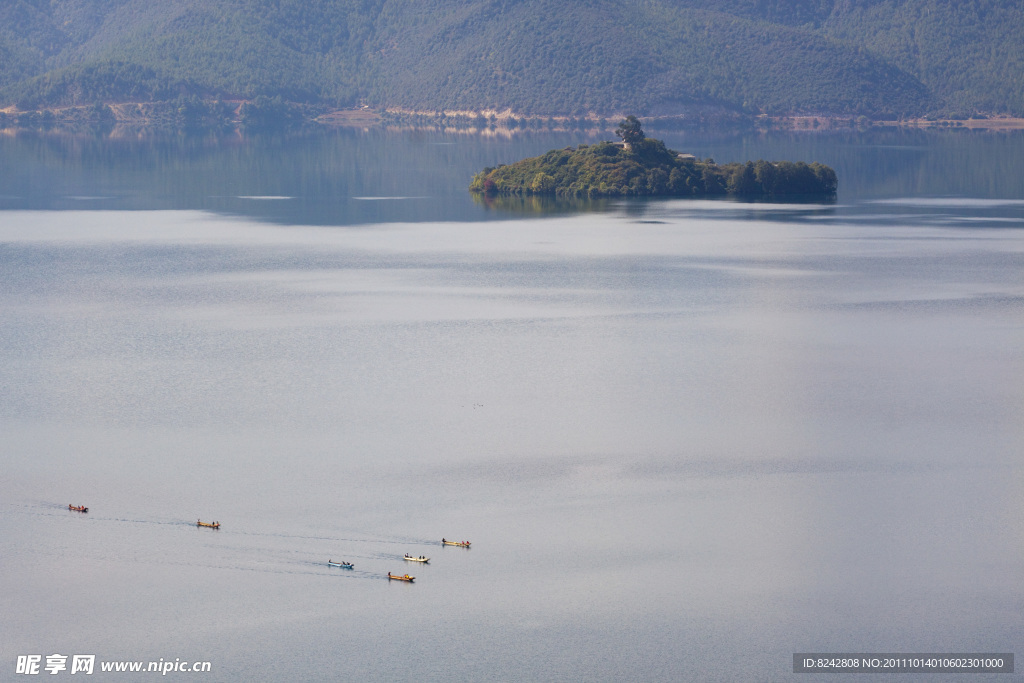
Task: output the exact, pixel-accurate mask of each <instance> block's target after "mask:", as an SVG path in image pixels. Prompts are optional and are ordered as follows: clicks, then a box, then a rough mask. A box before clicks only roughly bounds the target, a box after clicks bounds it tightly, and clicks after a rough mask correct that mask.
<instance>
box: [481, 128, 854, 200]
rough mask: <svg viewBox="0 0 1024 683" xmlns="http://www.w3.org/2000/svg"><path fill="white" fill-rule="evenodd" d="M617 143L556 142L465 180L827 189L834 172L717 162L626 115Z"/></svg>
mask: <svg viewBox="0 0 1024 683" xmlns="http://www.w3.org/2000/svg"><path fill="white" fill-rule="evenodd" d="M615 132H616V133H617V134H618V135H619V137H620V138H622V142H618V143H615V142H600V143H598V144H595V145H580V146H578V147H576V148H575V149H573V148H569V147H567V148H565V149H555V150H551V151H550V152H548V153H547V154H544V155H542V156H539V157H532V158H530V159H524V160H522V161H519V162H516V163H514V164H508V165H502V166H498V167H497V168H487V169H484V170H483V171H481V172H480V173H477V174H476V175H475V176H474V177H473V181H472V182H471V183H470V186H469V189H470V190H471V191H472V192H479V193H483V194H488V195H494V194H535V195H559V196H570V197H579V196H587V197H601V196H673V197H708V196H724V195H733V196H737V197H779V196H795V195H804V196H812V195H813V196H831V195H834V194H835V192H836V187H837V183H838V181H837V178H836V172H835V171H834V170H833V169H832V168H830V167H829V166H825V165H823V164H819V163H812V164H806V163H804V162H795V163H794V162H790V161H776V162H771V161H765V160H763V159H762V160H759V161H748V162H746V163H745V164H744V163H731V164H716V163H715V162H714V160H712V159H705V160H703V161H702V160H699V159H696V158H694V157H693V156H692V155H689V154H680V153H679V152H676V151H674V150H671V149H668V148H667V147H666V146H665V143H664V142H662V141H661V140H655V139H653V138H649V137H647V136H646V135H644V132H643V130H642V128H641V126H640V122H639V121H638V120H637V119H636V117H634V116H628V117H627V118H626V119H624V120H623V121H622V123H621V124H620V125H619V128H618V129H617V130H616V131H615Z"/></svg>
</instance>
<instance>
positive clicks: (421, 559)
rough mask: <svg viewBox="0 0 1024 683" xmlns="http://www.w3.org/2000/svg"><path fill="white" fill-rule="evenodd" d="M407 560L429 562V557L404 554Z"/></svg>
mask: <svg viewBox="0 0 1024 683" xmlns="http://www.w3.org/2000/svg"><path fill="white" fill-rule="evenodd" d="M404 559H405V560H406V561H407V562H423V563H427V562H430V558H429V557H413V556H412V555H406V556H405V558H404Z"/></svg>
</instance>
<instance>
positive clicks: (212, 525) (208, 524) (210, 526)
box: [196, 520, 220, 529]
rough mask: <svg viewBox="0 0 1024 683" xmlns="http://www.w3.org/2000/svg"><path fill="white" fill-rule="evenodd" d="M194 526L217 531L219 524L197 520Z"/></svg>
mask: <svg viewBox="0 0 1024 683" xmlns="http://www.w3.org/2000/svg"><path fill="white" fill-rule="evenodd" d="M196 526H203V527H206V528H207V529H219V528H220V522H200V521H199V520H196Z"/></svg>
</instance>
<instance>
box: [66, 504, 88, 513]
mask: <svg viewBox="0 0 1024 683" xmlns="http://www.w3.org/2000/svg"><path fill="white" fill-rule="evenodd" d="M68 510H74V511H75V512H88V511H89V508H87V507H85V506H84V505H71V504H70V503H69V504H68Z"/></svg>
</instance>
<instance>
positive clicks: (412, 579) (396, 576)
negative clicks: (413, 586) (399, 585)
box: [388, 572, 416, 583]
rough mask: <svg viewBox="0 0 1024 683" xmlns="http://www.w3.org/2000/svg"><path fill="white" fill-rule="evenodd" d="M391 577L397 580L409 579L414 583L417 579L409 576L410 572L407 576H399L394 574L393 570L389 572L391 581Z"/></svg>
mask: <svg viewBox="0 0 1024 683" xmlns="http://www.w3.org/2000/svg"><path fill="white" fill-rule="evenodd" d="M391 579H394V580H395V581H408V582H409V583H412V582H413V581H415V580H416V577H415V576H409V575H408V574H406V575H405V576H399V575H397V574H392V573H391V572H388V581H390V580H391Z"/></svg>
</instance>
